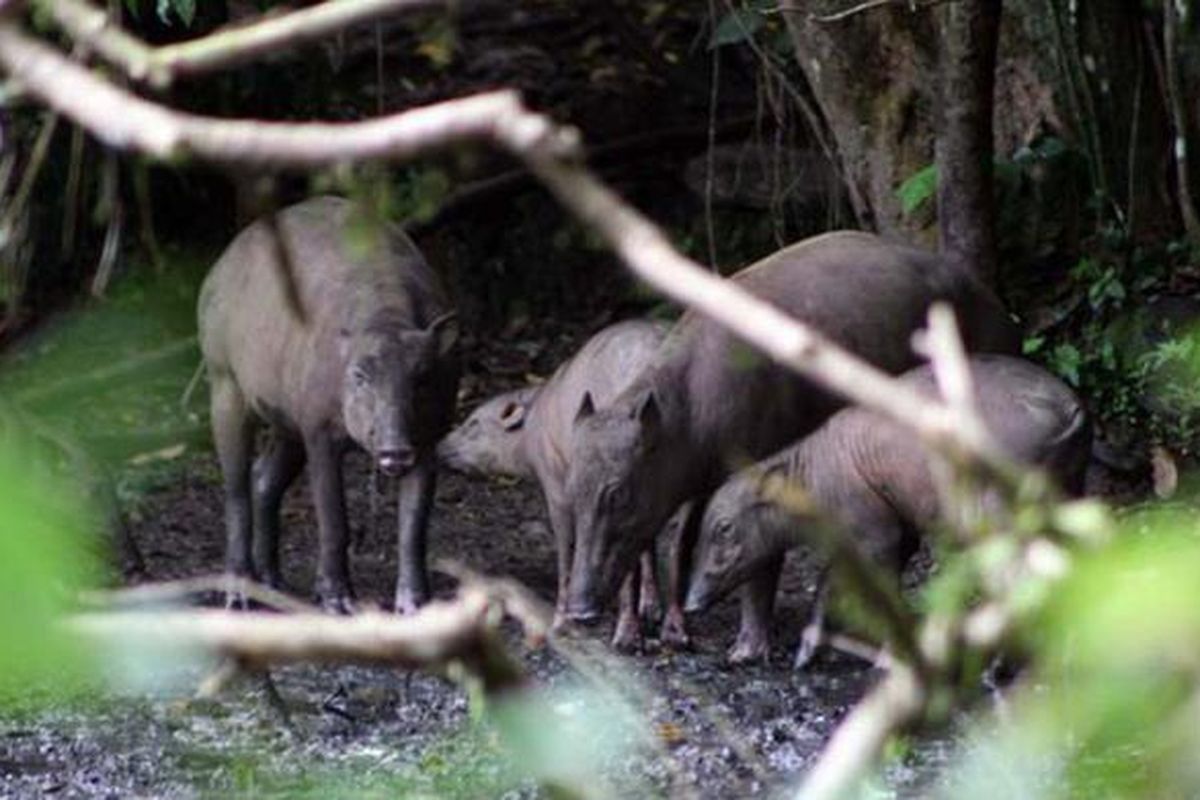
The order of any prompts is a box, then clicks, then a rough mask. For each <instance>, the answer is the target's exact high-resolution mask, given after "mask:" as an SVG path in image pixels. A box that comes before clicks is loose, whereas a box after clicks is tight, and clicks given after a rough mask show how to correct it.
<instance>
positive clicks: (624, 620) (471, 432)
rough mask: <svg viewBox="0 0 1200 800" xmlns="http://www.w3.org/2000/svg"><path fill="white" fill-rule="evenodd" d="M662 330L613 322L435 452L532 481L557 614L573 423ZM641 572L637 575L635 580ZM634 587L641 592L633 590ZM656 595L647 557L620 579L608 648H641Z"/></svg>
mask: <svg viewBox="0 0 1200 800" xmlns="http://www.w3.org/2000/svg"><path fill="white" fill-rule="evenodd" d="M666 331H667V326H666V325H665V324H664V323H657V322H650V321H645V320H630V321H627V322H619V323H617V324H615V325H610V326H609V327H607V328H605V329H603V330H602V331H600V332H599V333H597V334H596V335H595V336H593V337H592V338H591V339H589V340H588V341H587V343H586V344H584V346H583V347H582V348H580V350H579V352H578V353H576V354H575V355H574V356H572V357H571V359H570V360H569V361H567V362H565V363H564V364H562V365H561V366H560V367H559V368H558V369H557V370H556V371H555V373H554V374H553V375H552V376H551V377H550V378H549V379H548V380H547V381H546V382H545V383H544V384H542V385H541V386H532V387H526V388H523V389H517V390H514V391H511V392H505V393H503V394H501V395H499V396H497V397H494V398H492V399H490V400H488V401H486V402H484V403H482V404H481V405H479V406H478V407H477V408H476V409H475V410H474V411H473V412H471V414H470V416H468V417H467V419H466V420H465V421H464V422H463V423H462V424H461V425H459V426H458V427H457V428H455V429H454V430H453V431H451V432H450V433H449V434H447V436H446V438H445V439H443V440H442V441H441V443H440V444H439V445H438V458H439V459H440V460H441V462H442V463H443V464H444V465H446V466H448V467H450V468H451V469H456V470H459V471H462V472H467V473H472V474H476V475H495V474H499V475H509V476H512V477H519V478H529V479H534V480H537V481H538V484H539V485H540V486H541V487H542V493H543V495H544V496H545V498H546V508H547V511H548V513H549V517H550V524H551V528H552V529H553V532H554V538H555V545H556V547H557V551H558V595H557V604H556V609H557V611H558V612H559V613H560V614H561V612H562V610H563V605H564V604H565V602H566V598H567V580H568V578H569V577H570V571H571V569H570V568H571V553H572V547H573V543H574V530H573V525H572V523H573V519H572V516H571V513H570V510H571V504H570V501H569V498H568V495H567V489H566V476H567V467H568V464H569V463H570V461H571V459H572V455H571V451H570V447H571V434H572V429H573V427H574V417H575V414H576V412H577V411H578V409H579V406H580V403H581V402H582V401H583V398H584V396H585V395H586V396H588V397H589V398H590V399H591V402H593V403H596V404H599V405H601V406H603V405H604V404H605V403H608V402H610V401H611V400H612V398H613V397H615V396H616V395H617V394H618V393H619V392H620V391H621V390H622V389H624V388H625V387H626V386H627V385H628V384H629V383H630V382H631V381H632V380H633V379H634V377H636V375H637V374H638V373H639V372H641V370H642V369H644V368H645V366H646V364H647V363H649V361H650V359H651V358H653V356H654V354H655V353H656V352H657V350H658V347H659V345H661V344H662V341H663V337H664V336H665V335H666ZM639 571H640V573H641V574H640V575H638V574H637V572H639ZM639 579H640V583H641V585H640V587H639V586H638V585H637V584H638V581H639ZM657 594H658V588H657V586H656V585H655V583H654V563H653V554H652V552H651V553H644V554H643V558H642V564H641V565H640V567H639V568H638V569H635V571H634V573H631V574H630V576H629V577H628V578H627V579H626V589H625V591H624V592H623V594H622V603H621V613H620V615H619V618H618V625H617V633H616V636H615V637H614V644H615V645H616V646H617V647H618V648H620V649H634V648H636V647H637V646H638V645H639V644H640V641H641V626H640V624H639V622H638V617H639V613H638V610H637V605H638V603H639V601H640V604H641V609H640V610H641V616H647V617H648V616H656V615H657V612H656V610H655V609H654V605H655V601H656V599H657Z"/></svg>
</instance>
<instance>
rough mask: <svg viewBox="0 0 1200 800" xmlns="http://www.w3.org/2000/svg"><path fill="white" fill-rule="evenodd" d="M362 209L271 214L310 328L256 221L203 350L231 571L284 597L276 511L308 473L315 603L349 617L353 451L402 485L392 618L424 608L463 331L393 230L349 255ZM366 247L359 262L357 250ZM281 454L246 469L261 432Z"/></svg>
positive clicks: (205, 311)
mask: <svg viewBox="0 0 1200 800" xmlns="http://www.w3.org/2000/svg"><path fill="white" fill-rule="evenodd" d="M352 213H353V206H352V204H351V203H350V202H349V201H347V200H344V199H341V198H336V197H318V198H314V199H311V200H308V201H305V202H303V203H300V204H298V205H295V206H291V207H289V208H287V209H284V210H283V211H280V212H278V213H277V214H276V220H277V224H278V226H279V229H280V230H281V231H282V238H283V240H284V241H285V242H286V246H287V252H288V258H289V261H290V264H291V269H292V280H293V282H294V284H295V289H296V293H297V295H298V297H299V300H300V306H301V308H302V309H303V314H304V318H303V319H300V318H298V317H297V316H296V315H295V313H294V312H293V311H292V310H291V306H290V304H289V302H288V300H287V295H286V294H285V289H284V284H283V282H282V281H283V278H282V276H283V273H282V272H281V270H280V268H279V267H278V265H277V258H276V251H277V239H276V237H275V236H273V235H272V234H271V232H270V228H269V227H268V226H267V225H266V224H265V223H264V222H263V221H259V222H256V223H254V224H253V225H251V226H250V227H248V228H246V230H244V231H243V232H242V233H241V234H239V235H238V236H237V238H235V239H234V241H233V243H232V244H230V245H229V247H228V249H226V251H225V252H224V254H222V256H221V258H220V259H219V260H218V261H217V263H216V264H215V265H214V266H213V268H212V271H211V272H210V273H209V275H208V277H207V278H206V279H205V282H204V286H203V287H202V289H201V292H200V301H199V326H200V347H201V350H202V351H203V354H204V362H205V365H206V367H207V370H208V377H209V381H210V383H211V386H212V426H213V438H214V439H215V442H216V448H217V455H218V458H219V459H220V462H221V470H222V472H223V473H224V479H225V521H226V529H227V534H228V541H227V549H226V567H227V569H228V571H229V572H231V573H233V574H236V575H246V576H253V577H255V578H257V579H259V580H262V581H265V582H266V583H268V584H271V585H276V586H277V585H280V584H281V577H280V572H279V555H278V533H279V504H280V501H281V499H282V497H283V493H284V491H286V489H287V487H288V486H289V485H290V484H291V483H292V481H293V480H294V479H295V478H296V476H297V475H298V474H299V472H300V470H301V468H302V467H303V466H304V464H305V462H306V461H307V463H308V467H309V481H310V484H311V489H312V496H313V503H314V504H315V506H316V511H317V524H318V528H319V555H318V562H317V584H316V593H317V596H318V597H319V599H320V601H321V603H322V605H323V606H325V607H326V608H328V609H330V610H336V611H342V612H348V611H351V610H352V608H353V593H352V589H351V585H350V575H349V565H348V557H347V526H346V513H345V506H344V499H343V493H342V468H341V462H342V455H343V453H344V451H345V449H346V448H347V447H348V446H349V445H350V444H355V445H358V446H359V447H362V448H363V449H364V450H366V451H367V452H368V453H370V454H371V457H372V458H373V459H374V460H375V462H376V464H377V465H378V466H379V468H380V469H381V470H382V471H383V472H384V473H385V474H389V475H395V476H400V502H399V512H398V517H399V547H400V557H399V569H398V575H397V582H396V607H397V610H400V611H405V612H407V611H411V610H413V609H415V608H416V607H417V606H418V605H420V604H421V603H423V602H424V601H425V600H426V599H427V598H428V594H429V587H428V578H427V575H426V571H425V529H426V525H427V522H428V517H429V510H430V502H431V500H432V496H433V490H434V482H435V467H436V458H435V455H434V446H435V444H436V442H437V441H438V439H439V438H440V437H441V436H442V434H443V433H444V432H445V431H446V430H447V429H448V428H449V426H450V422H451V420H452V419H453V414H454V400H455V392H456V388H457V384H458V372H459V367H458V358H457V354H456V349H457V348H456V343H457V336H458V334H457V326H456V322H455V320H454V315H453V313H451V311H450V307H449V305H448V303H447V301H446V298H445V295H444V293H443V291H442V289H441V288H440V286H439V285H438V281H437V278H436V276H435V275H434V273H433V271H432V270H431V269H430V268H429V266H428V265H427V264H426V263H425V260H424V259H423V258H422V257H421V254H420V253H419V252H418V251H417V249H416V247H415V246H414V245H413V244H412V242H411V241H409V239H408V238H407V237H406V236H405V235H404V234H403V233H402V232H401V231H400V230H399V229H397V228H391V227H389V228H387V229H385V230H381V231H379V232H378V240H377V241H374V242H370V243H355V242H352V241H350V240H349V239H348V233H347V231H348V226H349V225H350V224H351V222H352V220H351V215H352ZM358 245H361V246H358ZM262 425H266V426H267V427H268V428H269V430H270V434H271V435H270V444H269V446H268V448H267V450H266V452H264V453H262V454H261V455H260V456H259V457H258V459H257V460H256V461H254V462H253V466H252V465H251V462H252V459H253V456H254V453H253V451H254V442H255V431H256V429H257V428H258V427H260V426H262Z"/></svg>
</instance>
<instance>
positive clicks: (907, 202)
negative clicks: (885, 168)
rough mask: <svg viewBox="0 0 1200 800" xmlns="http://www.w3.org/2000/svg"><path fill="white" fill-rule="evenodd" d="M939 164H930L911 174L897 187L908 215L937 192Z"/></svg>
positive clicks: (902, 208) (901, 202) (903, 208)
mask: <svg viewBox="0 0 1200 800" xmlns="http://www.w3.org/2000/svg"><path fill="white" fill-rule="evenodd" d="M937 175H938V173H937V165H936V164H930V165H929V166H927V167H925V168H924V169H922V170H920V171H918V172H917V173H916V174H915V175H913V176H911V177H910V178H908V179H907V180H905V181H904V183H902V184H900V187H899V188H898V189H896V197H897V199H899V200H900V208H901V210H903V212H904V214H905V215H906V216H907V215H909V214H912V213H913V212H914V211H916V210H917V209H918V208H920V207H921V206H922V205H924V204H925V202H926V201H928V200H930V199H931V198H932V197H933V196H934V195H935V194H936V193H937V184H938V179H937Z"/></svg>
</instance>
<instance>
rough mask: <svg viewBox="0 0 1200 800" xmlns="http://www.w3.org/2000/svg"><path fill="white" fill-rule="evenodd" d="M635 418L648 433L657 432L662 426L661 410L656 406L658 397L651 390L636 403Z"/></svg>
mask: <svg viewBox="0 0 1200 800" xmlns="http://www.w3.org/2000/svg"><path fill="white" fill-rule="evenodd" d="M637 420H638V422H640V423H642V427H643V428H644V429H645V430H646V431H648V432H650V433H657V432H658V430H659V429H660V428H661V427H662V410H661V409H660V408H659V407H658V397H657V396H656V395H655V394H654V392H653V391H649V392H646V396H645V397H644V398H642V402H641V403H639V404H638V408H637Z"/></svg>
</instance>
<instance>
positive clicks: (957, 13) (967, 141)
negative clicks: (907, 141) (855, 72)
mask: <svg viewBox="0 0 1200 800" xmlns="http://www.w3.org/2000/svg"><path fill="white" fill-rule="evenodd" d="M1001 7H1002V3H1001V0H960V1H959V2H956V3H948V4H946V6H944V9H943V11H942V14H941V16H942V26H941V28H942V36H941V69H940V74H941V78H942V86H941V92H940V95H941V110H942V115H941V121H940V127H939V129H938V136H937V168H938V194H937V198H938V204H937V209H938V239H939V246H940V249H941V251H942V253H943V254H944V255H945V256H946V258H947V259H949V260H950V261H951V262H953V263H955V264H957V265H959V266H960V267H963V268H965V269H967V270H970V271H972V272H974V273H975V274H976V275H977V276H978V277H979V278H980V279H981V280H982V281H983V282H984V283H986V284H988V285H991V284H993V283H994V282H995V277H996V257H997V253H996V209H995V186H994V181H993V174H992V153H993V152H994V150H995V142H994V138H993V133H992V108H993V91H994V88H995V82H996V81H995V77H996V49H997V45H998V42H999V37H1000V13H1001Z"/></svg>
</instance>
